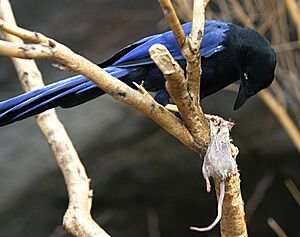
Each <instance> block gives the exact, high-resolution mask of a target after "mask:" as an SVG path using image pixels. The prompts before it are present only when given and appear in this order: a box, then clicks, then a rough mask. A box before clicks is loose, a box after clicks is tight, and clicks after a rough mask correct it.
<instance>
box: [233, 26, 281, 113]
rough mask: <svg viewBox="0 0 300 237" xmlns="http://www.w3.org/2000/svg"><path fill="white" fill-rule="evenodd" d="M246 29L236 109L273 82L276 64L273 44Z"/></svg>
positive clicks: (242, 47)
mask: <svg viewBox="0 0 300 237" xmlns="http://www.w3.org/2000/svg"><path fill="white" fill-rule="evenodd" d="M244 30H245V31H246V34H245V35H246V38H245V39H244V40H243V44H242V46H241V56H240V57H241V61H242V65H241V72H240V87H239V92H238V95H237V98H236V101H235V104H234V110H237V109H238V108H240V107H241V106H242V105H243V104H244V103H245V102H246V101H247V99H248V98H250V97H251V96H253V95H255V94H256V93H258V92H259V91H260V90H262V89H264V88H266V87H268V86H269V85H270V84H271V83H272V81H273V80H274V71H275V66H276V55H275V52H274V49H273V48H272V46H271V44H270V43H269V42H268V41H267V40H266V39H265V38H264V37H263V36H262V35H261V34H259V33H257V32H255V31H253V30H251V29H244Z"/></svg>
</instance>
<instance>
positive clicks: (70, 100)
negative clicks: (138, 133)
mask: <svg viewBox="0 0 300 237" xmlns="http://www.w3.org/2000/svg"><path fill="white" fill-rule="evenodd" d="M104 70H105V71H106V72H108V73H110V74H111V75H112V76H114V77H116V78H119V79H121V78H122V77H125V76H126V75H128V74H129V72H130V71H131V70H132V69H125V68H117V67H107V68H105V69H104ZM103 94H105V93H104V92H103V91H102V90H101V89H99V88H98V87H97V86H96V85H95V84H94V83H92V82H91V81H89V80H88V79H87V78H85V77H84V76H81V75H78V76H74V77H71V78H68V79H65V80H61V81H58V82H56V83H53V84H50V85H47V86H45V87H43V88H41V89H38V90H35V91H31V92H27V93H25V94H22V95H19V96H16V97H14V98H12V99H9V100H6V101H3V102H0V126H4V125H7V124H10V123H13V122H16V121H19V120H23V119H25V118H28V117H30V116H33V115H36V114H39V113H41V112H44V111H46V110H48V109H51V108H55V107H57V106H61V107H63V108H68V107H73V106H76V105H79V104H82V103H84V102H86V101H88V100H91V99H93V98H96V97H98V96H100V95H103Z"/></svg>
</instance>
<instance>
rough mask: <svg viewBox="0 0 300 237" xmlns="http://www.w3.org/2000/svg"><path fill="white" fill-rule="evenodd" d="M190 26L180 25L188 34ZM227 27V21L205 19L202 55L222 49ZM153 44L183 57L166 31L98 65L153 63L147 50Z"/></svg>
mask: <svg viewBox="0 0 300 237" xmlns="http://www.w3.org/2000/svg"><path fill="white" fill-rule="evenodd" d="M191 26H192V24H191V23H186V24H184V25H182V27H183V30H184V32H185V34H186V35H189V34H190V31H191ZM228 29H229V24H228V23H225V22H220V21H214V20H206V21H205V28H204V36H203V39H202V43H201V47H200V50H201V56H202V57H205V58H208V57H210V56H211V55H213V54H214V53H217V52H220V51H222V50H223V49H224V45H223V44H222V43H223V41H224V39H225V37H226V32H227V30H228ZM154 44H163V45H165V46H166V47H167V49H168V50H169V51H170V53H171V54H172V56H173V57H174V58H175V59H176V60H182V59H184V58H183V56H182V54H181V52H180V49H179V47H178V45H177V42H176V40H175V38H174V36H173V33H172V32H171V31H168V32H165V33H163V34H158V35H153V36H149V37H147V38H144V39H142V40H139V41H137V42H135V43H133V44H131V45H129V46H127V47H125V48H123V49H121V50H120V51H119V52H117V53H116V54H115V55H113V56H112V57H111V58H109V59H107V60H106V61H104V62H103V63H101V64H99V66H100V67H104V66H105V67H107V66H118V67H127V68H128V67H136V66H141V65H145V64H153V61H152V60H151V58H150V55H149V52H148V51H149V48H150V47H151V46H152V45H154Z"/></svg>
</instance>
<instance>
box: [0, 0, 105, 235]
mask: <svg viewBox="0 0 300 237" xmlns="http://www.w3.org/2000/svg"><path fill="white" fill-rule="evenodd" d="M0 14H1V16H2V18H3V19H4V20H6V21H7V22H10V23H11V24H9V25H10V26H11V27H12V29H17V26H16V21H15V18H14V16H13V12H12V9H11V6H10V4H9V2H8V1H7V0H1V1H0ZM2 23H3V21H2ZM2 26H4V27H6V26H5V24H2ZM10 32H12V31H10ZM4 36H5V38H6V39H7V40H8V41H11V42H13V43H9V42H3V41H1V42H0V45H1V46H3V47H1V53H3V54H4V53H5V52H6V53H7V54H8V55H9V54H11V55H13V53H12V52H14V51H15V52H18V53H22V52H26V50H24V49H16V48H15V47H14V46H15V45H17V47H19V45H22V44H23V41H22V40H21V39H20V38H18V37H16V36H14V35H11V34H8V33H5V34H4ZM5 46H6V47H5ZM37 46H38V47H43V46H40V45H37ZM29 47H30V46H29ZM5 49H7V50H8V51H3V50H5ZM15 56H19V55H15ZM12 61H13V63H14V65H15V68H16V71H17V73H18V76H19V79H20V82H21V85H22V87H23V89H24V90H25V91H31V90H35V89H37V88H40V87H43V86H44V84H43V80H42V75H41V73H40V71H39V70H38V68H37V65H36V64H35V62H34V61H33V60H25V59H19V58H12ZM36 122H37V124H38V126H39V127H40V129H41V131H42V133H43V134H44V136H45V137H46V138H47V141H48V143H49V145H50V147H51V149H52V151H53V153H54V155H55V158H56V161H57V163H58V165H59V167H60V169H61V171H62V173H63V175H64V179H65V183H66V186H67V189H68V194H69V206H68V209H67V211H66V213H65V215H64V220H63V224H64V227H65V228H66V230H67V231H68V232H70V233H71V234H73V235H74V236H84V237H87V236H89V237H93V236H99V237H109V235H108V234H107V233H106V232H105V231H104V230H103V229H102V228H100V226H98V224H97V223H96V222H95V221H94V220H93V219H92V217H91V214H90V209H91V204H92V195H91V193H92V190H90V187H89V186H90V179H89V178H88V177H87V174H86V172H85V169H84V167H83V165H82V163H81V161H80V159H79V156H78V154H77V152H76V150H75V148H74V146H73V144H72V141H71V140H70V138H69V136H68V134H67V132H66V130H65V128H64V126H63V124H62V123H61V122H60V121H59V119H58V118H57V115H56V113H55V110H54V109H51V110H48V111H46V112H43V113H41V114H39V115H38V116H37V117H36Z"/></svg>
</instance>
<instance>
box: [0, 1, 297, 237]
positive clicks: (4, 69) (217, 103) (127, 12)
mask: <svg viewBox="0 0 300 237" xmlns="http://www.w3.org/2000/svg"><path fill="white" fill-rule="evenodd" d="M11 2H12V6H13V8H14V11H15V14H16V18H17V21H18V23H19V25H21V26H23V27H25V28H28V29H32V30H35V31H38V32H41V33H44V34H46V35H48V36H50V37H52V38H54V39H56V40H58V41H60V42H63V43H64V44H66V45H67V46H69V47H70V48H71V49H73V50H74V51H76V52H78V53H80V54H81V55H84V56H85V57H87V58H88V59H90V60H91V61H93V62H96V63H97V62H100V61H101V60H103V59H105V58H106V57H108V56H110V55H111V54H112V53H114V52H115V51H116V50H118V49H120V48H121V47H123V46H125V45H127V44H129V43H131V42H133V41H135V40H138V39H140V38H142V37H144V36H147V35H150V34H154V33H157V32H161V31H163V30H165V29H166V28H164V25H165V24H164V22H163V20H162V19H163V18H162V12H161V9H160V7H159V4H158V2H157V1H147V0H139V1H136V0H135V1H132V0H127V1H122V0H81V1H76V0H60V1H34V0H27V1H24V0H14V1H11ZM51 63H53V62H51V61H47V60H40V61H38V65H39V67H40V69H41V71H42V73H43V75H44V80H45V82H46V83H47V84H48V83H51V82H54V81H57V80H59V79H63V78H65V77H68V76H70V75H72V74H71V73H70V72H64V71H59V70H58V69H57V68H53V67H52V66H51ZM0 65H1V67H0V99H1V100H4V99H7V98H10V97H12V96H15V95H18V94H20V93H22V91H21V89H20V86H19V84H18V80H17V76H16V73H15V71H14V68H13V66H12V64H11V62H10V60H9V59H8V58H4V57H1V58H0ZM235 96H236V95H235V93H233V92H228V91H221V92H218V93H216V94H215V95H213V96H210V97H209V98H207V99H205V100H203V102H202V104H203V108H204V111H205V112H207V113H213V114H218V115H221V116H223V117H225V118H231V119H233V120H234V121H236V123H237V125H236V126H235V128H234V130H233V132H232V136H233V139H234V141H235V143H236V144H237V145H238V146H239V148H240V155H239V156H238V164H239V169H240V173H241V179H242V183H241V186H242V192H243V198H244V201H245V203H246V210H247V218H248V227H249V235H250V236H276V235H275V234H274V232H273V231H272V230H271V229H270V228H269V226H268V224H267V219H268V218H269V217H273V218H274V219H275V220H276V221H277V222H278V223H279V224H280V225H281V226H282V228H283V229H284V230H285V231H286V232H287V234H288V235H289V236H300V227H299V224H300V223H299V214H300V212H299V206H298V205H297V203H296V201H295V200H294V199H293V197H292V196H291V194H290V192H289V191H288V189H287V188H286V186H285V184H284V182H285V180H286V179H287V178H291V179H292V180H293V181H294V182H295V183H296V184H298V186H299V184H300V175H299V168H300V163H299V154H298V153H297V151H296V149H295V148H294V146H293V145H292V143H291V142H290V139H289V137H288V136H287V135H286V133H285V132H284V131H283V130H282V128H281V127H280V126H279V124H278V122H277V121H276V119H275V118H274V117H273V115H272V114H271V113H270V111H269V110H268V109H267V108H266V107H265V105H264V104H263V103H262V102H261V100H260V99H259V98H258V97H255V98H252V99H251V100H250V101H249V102H247V103H246V104H245V106H243V108H241V109H240V110H239V111H238V112H234V111H233V109H232V107H233V103H234V100H235ZM57 112H58V114H59V117H60V118H61V120H62V122H63V123H64V124H65V127H66V129H67V131H68V132H69V134H70V136H71V138H72V140H73V142H74V145H75V147H76V149H77V151H78V152H79V154H80V157H81V159H82V161H83V163H84V164H85V167H86V169H87V172H88V175H89V176H90V177H91V179H92V188H93V189H94V194H95V197H94V202H93V216H94V218H95V219H96V220H97V222H98V223H99V224H100V225H101V226H102V227H103V228H104V229H105V230H106V231H107V232H108V233H110V234H111V236H113V237H118V236H128V237H140V236H149V237H159V236H162V237H171V236H172V237H176V236H186V237H194V236H216V235H218V233H219V232H218V231H219V230H218V228H216V229H215V230H214V231H212V232H208V233H196V232H192V231H190V230H189V229H188V227H189V226H191V225H196V226H204V225H206V224H209V223H210V222H211V221H212V220H213V218H214V217H215V215H216V197H215V195H214V194H207V193H206V191H205V185H204V180H203V178H202V174H201V165H202V162H201V160H200V159H199V158H198V156H197V155H196V154H194V153H192V152H190V151H189V150H188V149H187V148H185V147H184V146H183V145H182V144H181V143H179V142H178V141H177V140H175V139H174V138H173V137H171V136H170V135H168V134H167V133H166V132H165V131H163V130H162V129H161V128H159V127H158V126H157V125H156V124H154V123H153V122H152V121H150V120H149V119H147V118H145V117H143V116H142V115H141V114H139V113H137V112H136V111H133V110H132V109H130V108H128V107H127V106H126V105H122V104H119V103H117V102H115V101H114V100H113V99H111V98H110V97H109V96H103V97H101V98H98V99H95V100H93V101H91V102H88V103H86V104H83V105H81V106H78V107H76V108H72V109H67V110H61V109H60V108H59V109H57ZM67 203H68V198H67V192H66V188H65V185H64V181H63V177H62V175H61V173H60V171H59V169H58V167H57V165H56V163H55V159H54V157H53V154H52V152H51V151H50V149H49V147H48V145H47V142H46V141H45V139H44V138H43V136H42V135H41V134H40V132H39V130H38V129H37V127H36V125H35V122H34V119H27V120H25V121H21V122H18V123H16V124H12V125H9V126H6V127H3V128H1V129H0V236H1V237H4V236H5V237H6V236H16V237H19V236H20V237H21V236H31V237H34V236H51V235H52V234H53V236H63V235H64V233H63V232H61V230H60V227H59V226H60V225H61V223H62V217H63V214H64V211H65V210H66V207H67Z"/></svg>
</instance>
